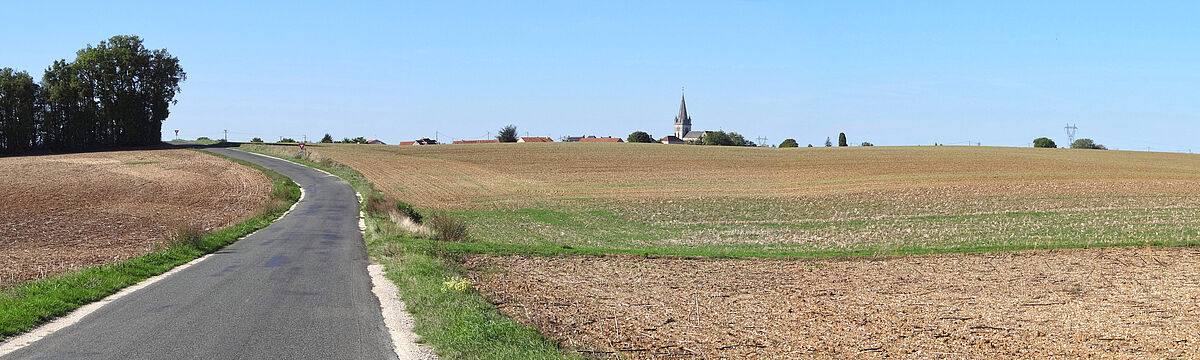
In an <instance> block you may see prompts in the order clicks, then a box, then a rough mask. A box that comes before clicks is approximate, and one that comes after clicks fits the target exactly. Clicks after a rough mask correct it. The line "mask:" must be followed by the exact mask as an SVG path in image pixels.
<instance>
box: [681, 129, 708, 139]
mask: <svg viewBox="0 0 1200 360" xmlns="http://www.w3.org/2000/svg"><path fill="white" fill-rule="evenodd" d="M706 133H708V131H705V130H692V131H688V133H687V134H683V138H684V139H693V138H695V139H699V138H702V137H704V134H706Z"/></svg>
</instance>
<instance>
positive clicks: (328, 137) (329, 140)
mask: <svg viewBox="0 0 1200 360" xmlns="http://www.w3.org/2000/svg"><path fill="white" fill-rule="evenodd" d="M321 143H323V144H331V143H333V135H329V134H328V133H326V134H325V137H323V138H321Z"/></svg>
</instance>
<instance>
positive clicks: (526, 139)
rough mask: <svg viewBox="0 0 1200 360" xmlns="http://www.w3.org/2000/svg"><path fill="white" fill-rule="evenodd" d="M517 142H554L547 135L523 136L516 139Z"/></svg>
mask: <svg viewBox="0 0 1200 360" xmlns="http://www.w3.org/2000/svg"><path fill="white" fill-rule="evenodd" d="M517 142H519V143H535V142H554V140H552V139H550V138H548V137H523V138H520V139H517Z"/></svg>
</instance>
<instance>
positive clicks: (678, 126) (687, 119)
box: [661, 95, 708, 144]
mask: <svg viewBox="0 0 1200 360" xmlns="http://www.w3.org/2000/svg"><path fill="white" fill-rule="evenodd" d="M705 134H708V131H692V117H691V116H688V113H687V98H686V97H685V96H684V95H680V96H679V115H676V116H675V135H672V136H667V137H664V138H662V140H661V141H662V143H663V144H688V143H698V142H700V140H701V139H703V138H704V135H705Z"/></svg>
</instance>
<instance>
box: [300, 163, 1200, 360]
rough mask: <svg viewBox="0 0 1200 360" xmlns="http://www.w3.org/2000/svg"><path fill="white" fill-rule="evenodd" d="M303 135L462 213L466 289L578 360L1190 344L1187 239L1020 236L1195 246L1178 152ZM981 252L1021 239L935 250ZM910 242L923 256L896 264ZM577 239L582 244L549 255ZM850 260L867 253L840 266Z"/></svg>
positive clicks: (397, 189) (1186, 170)
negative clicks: (466, 231)
mask: <svg viewBox="0 0 1200 360" xmlns="http://www.w3.org/2000/svg"><path fill="white" fill-rule="evenodd" d="M313 150H314V152H315V153H316V154H318V156H320V157H328V158H331V159H333V160H336V161H338V162H342V163H345V164H347V165H350V166H352V167H354V168H355V169H358V170H360V171H361V172H362V173H363V174H364V175H365V176H366V177H367V178H368V179H369V180H370V181H372V182H373V183H374V184H376V186H377V187H379V188H380V190H382V191H383V192H384V193H386V194H387V195H389V196H391V197H394V198H396V199H401V200H404V201H407V202H410V203H413V204H415V205H417V206H418V207H421V208H425V209H441V210H444V211H447V212H449V213H450V214H452V215H454V216H456V217H458V218H460V219H464V220H465V221H467V222H468V223H469V224H470V227H471V234H472V237H473V238H474V239H475V240H476V241H477V242H476V243H472V244H451V245H452V246H449V248H450V249H452V250H453V251H459V252H463V253H475V254H479V255H468V256H467V257H466V260H465V261H466V264H465V265H467V267H468V268H469V269H470V270H471V279H472V280H473V281H475V283H476V285H477V287H478V289H480V290H481V291H482V292H483V293H485V294H487V296H488V297H489V298H491V299H492V301H493V303H494V304H496V306H497V308H498V309H499V310H500V311H501V312H503V313H505V314H506V315H508V316H510V317H512V318H513V319H515V320H517V321H520V322H521V323H524V324H527V325H530V326H535V327H536V328H538V329H539V330H540V331H541V332H543V333H545V334H547V335H548V336H551V337H552V338H554V339H557V340H559V341H560V342H561V344H563V345H564V346H566V347H568V348H570V349H576V350H582V351H585V352H588V353H591V354H599V355H605V356H618V355H617V354H618V353H619V354H620V355H619V356H625V357H631V358H656V357H685V358H691V357H709V358H720V357H731V358H743V357H755V358H763V357H779V358H790V357H827V358H845V357H896V356H899V357H908V358H937V357H948V358H956V357H990V358H1029V357H1041V356H1065V357H1089V356H1112V355H1115V356H1132V357H1145V356H1150V357H1159V358H1161V357H1176V356H1183V357H1187V356H1196V354H1195V353H1192V352H1189V351H1192V350H1189V349H1191V348H1192V347H1191V346H1192V344H1194V343H1195V342H1196V341H1200V339H1196V338H1195V336H1196V333H1197V331H1198V330H1200V329H1198V327H1197V324H1196V322H1195V321H1194V319H1193V318H1192V317H1191V316H1189V315H1188V314H1190V313H1191V312H1193V310H1195V309H1191V308H1192V307H1194V306H1192V305H1190V302H1194V299H1196V298H1197V297H1200V289H1198V288H1197V286H1196V283H1195V282H1194V281H1191V280H1189V279H1190V278H1191V276H1192V275H1194V274H1195V272H1196V270H1197V269H1198V268H1200V258H1198V257H1197V256H1195V250H1194V249H1193V248H1178V247H1176V248H1148V247H1140V246H1139V247H1132V248H1122V249H1090V250H1088V249H1080V250H1028V249H1056V248H1072V247H1095V246H1111V245H1190V244H1195V243H1197V241H1198V240H1200V235H1198V234H1197V227H1196V225H1197V223H1200V157H1197V156H1192V155H1186V154H1164V153H1140V152H1118V151H1087V150H1065V149H1015V148H979V147H909V148H891V147H876V148H857V147H856V148H833V149H823V148H817V149H806V148H801V149H757V148H716V147H695V146H667V145H658V144H645V145H643V144H496V145H465V146H434V147H394V146H366V145H358V146H355V145H333V146H329V145H326V146H321V147H318V148H315V149H313ZM980 250H985V251H997V250H1023V251H1018V252H1015V253H985V254H975V255H963V254H953V253H956V252H971V251H980ZM616 253H624V254H637V255H643V256H629V255H613V254H616ZM921 253H928V254H933V255H919V256H914V255H908V256H900V255H898V254H901V255H902V254H921ZM947 253H949V254H947ZM579 254H600V255H602V256H600V257H591V256H570V255H579ZM605 254H607V255H605ZM528 255H537V256H536V257H529V256H528ZM545 255H556V256H551V257H545ZM851 255H859V256H861V255H867V256H868V257H852V258H841V256H851ZM814 256H815V257H822V258H820V259H770V258H794V257H814ZM723 257H748V258H757V259H721V258H723ZM828 257H833V258H828ZM763 258H767V259H763Z"/></svg>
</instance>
